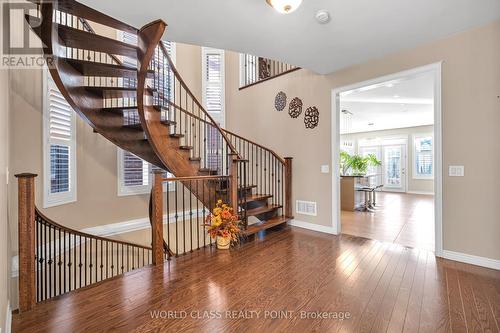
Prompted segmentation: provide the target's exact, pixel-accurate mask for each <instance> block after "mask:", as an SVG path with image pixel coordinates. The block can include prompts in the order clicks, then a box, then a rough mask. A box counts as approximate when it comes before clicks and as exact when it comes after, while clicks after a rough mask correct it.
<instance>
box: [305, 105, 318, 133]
mask: <svg viewBox="0 0 500 333" xmlns="http://www.w3.org/2000/svg"><path fill="white" fill-rule="evenodd" d="M318 123H319V111H318V108H317V107H315V106H311V107H308V108H307V110H306V113H305V115H304V124H305V125H306V128H315V127H316V126H318Z"/></svg>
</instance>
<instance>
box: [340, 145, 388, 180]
mask: <svg viewBox="0 0 500 333" xmlns="http://www.w3.org/2000/svg"><path fill="white" fill-rule="evenodd" d="M379 165H382V162H381V161H380V160H378V159H377V156H375V155H373V154H369V155H367V156H361V155H358V154H354V155H349V153H347V152H345V151H341V152H340V168H341V175H343V176H345V175H347V172H348V171H349V169H350V170H352V174H353V175H365V174H366V171H367V169H368V167H369V166H379Z"/></svg>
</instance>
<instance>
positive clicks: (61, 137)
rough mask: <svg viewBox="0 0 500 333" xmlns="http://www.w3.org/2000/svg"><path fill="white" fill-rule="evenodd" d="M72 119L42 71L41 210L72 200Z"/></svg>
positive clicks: (74, 137)
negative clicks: (42, 146)
mask: <svg viewBox="0 0 500 333" xmlns="http://www.w3.org/2000/svg"><path fill="white" fill-rule="evenodd" d="M75 117H76V116H75V113H74V111H73V109H72V108H71V106H70V105H69V103H68V102H67V101H66V99H65V98H64V96H63V95H62V94H61V92H60V91H59V89H58V88H57V86H56V84H55V82H54V80H52V77H51V76H50V74H48V72H47V71H44V131H43V136H44V140H43V141H44V180H43V181H44V207H52V206H57V205H61V204H65V203H69V202H74V201H76V133H75V132H76V128H75Z"/></svg>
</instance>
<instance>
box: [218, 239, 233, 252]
mask: <svg viewBox="0 0 500 333" xmlns="http://www.w3.org/2000/svg"><path fill="white" fill-rule="evenodd" d="M230 245H231V237H222V236H217V248H218V249H219V250H228V249H229V246H230Z"/></svg>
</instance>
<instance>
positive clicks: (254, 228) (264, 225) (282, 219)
mask: <svg viewBox="0 0 500 333" xmlns="http://www.w3.org/2000/svg"><path fill="white" fill-rule="evenodd" d="M290 220H291V218H289V217H286V216H283V215H281V216H275V217H272V218H270V219H269V220H267V221H263V222H260V223H255V224H251V225H249V226H248V228H247V229H246V230H243V234H244V235H247V236H248V235H252V234H255V233H257V232H259V231H261V230H266V229H269V228H272V227H275V226H277V225H280V224H283V223H286V222H288V221H290Z"/></svg>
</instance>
